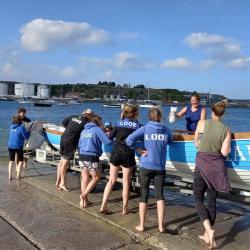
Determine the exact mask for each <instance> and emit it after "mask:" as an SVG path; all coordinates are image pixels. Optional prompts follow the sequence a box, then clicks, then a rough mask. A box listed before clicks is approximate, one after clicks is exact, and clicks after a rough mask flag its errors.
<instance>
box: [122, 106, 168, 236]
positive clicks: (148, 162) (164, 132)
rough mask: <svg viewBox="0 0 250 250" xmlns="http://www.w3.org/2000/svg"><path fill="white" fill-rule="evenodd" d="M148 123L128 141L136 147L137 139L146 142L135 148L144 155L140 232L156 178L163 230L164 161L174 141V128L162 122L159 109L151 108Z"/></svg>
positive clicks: (140, 172) (141, 179)
mask: <svg viewBox="0 0 250 250" xmlns="http://www.w3.org/2000/svg"><path fill="white" fill-rule="evenodd" d="M148 116H149V120H150V121H149V122H148V123H147V124H146V126H143V127H141V128H139V129H138V130H136V131H135V132H134V133H132V134H131V135H129V136H128V138H127V139H126V143H127V145H128V146H130V147H132V148H135V145H136V142H137V141H143V143H144V148H143V149H142V148H136V151H137V152H138V153H140V154H141V167H140V169H139V180H140V191H141V194H140V204H139V214H140V224H139V225H138V226H137V227H136V229H137V230H138V231H141V232H142V231H144V225H145V217H146V212H147V203H148V195H149V184H150V180H151V179H153V180H154V191H155V197H156V200H157V214H158V227H159V231H160V232H163V231H164V223H163V220H164V211H165V203H164V196H163V185H164V181H165V175H166V171H165V164H166V155H167V144H170V142H171V137H172V135H171V131H170V130H169V129H168V128H167V127H166V126H165V125H164V124H162V123H161V118H162V113H161V111H160V110H159V109H158V108H152V109H151V110H150V111H149V113H148Z"/></svg>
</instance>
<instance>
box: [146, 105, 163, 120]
mask: <svg viewBox="0 0 250 250" xmlns="http://www.w3.org/2000/svg"><path fill="white" fill-rule="evenodd" d="M148 118H149V120H150V121H153V122H160V121H161V118H162V112H161V110H160V109H158V108H152V109H150V110H149V112H148Z"/></svg>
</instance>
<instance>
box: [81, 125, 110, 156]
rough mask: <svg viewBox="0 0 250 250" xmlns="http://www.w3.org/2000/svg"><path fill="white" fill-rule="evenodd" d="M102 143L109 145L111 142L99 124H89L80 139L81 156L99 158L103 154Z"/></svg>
mask: <svg viewBox="0 0 250 250" xmlns="http://www.w3.org/2000/svg"><path fill="white" fill-rule="evenodd" d="M102 143H104V144H109V143H111V140H109V138H108V136H107V135H106V134H105V133H104V132H103V131H102V129H101V128H100V127H99V126H98V125H97V124H95V123H93V122H89V123H87V124H86V125H85V127H84V130H83V131H82V132H81V135H80V139H79V144H78V146H79V149H80V155H82V154H83V155H93V156H98V157H99V156H100V155H101V154H102Z"/></svg>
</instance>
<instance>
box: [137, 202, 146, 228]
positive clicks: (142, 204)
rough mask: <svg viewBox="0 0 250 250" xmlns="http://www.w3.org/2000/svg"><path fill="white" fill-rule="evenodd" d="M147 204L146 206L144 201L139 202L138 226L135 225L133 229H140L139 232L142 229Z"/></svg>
mask: <svg viewBox="0 0 250 250" xmlns="http://www.w3.org/2000/svg"><path fill="white" fill-rule="evenodd" d="M147 206H148V204H147V203H145V202H140V204H139V216H140V224H139V225H138V226H136V227H135V229H136V230H138V231H140V232H143V231H144V226H145V219H146V213H147Z"/></svg>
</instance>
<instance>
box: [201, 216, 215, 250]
mask: <svg viewBox="0 0 250 250" xmlns="http://www.w3.org/2000/svg"><path fill="white" fill-rule="evenodd" d="M203 226H204V227H205V230H206V232H207V235H208V239H209V249H213V248H215V247H216V242H215V239H214V230H213V229H212V227H211V224H210V221H209V220H208V219H206V220H204V221H203Z"/></svg>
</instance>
